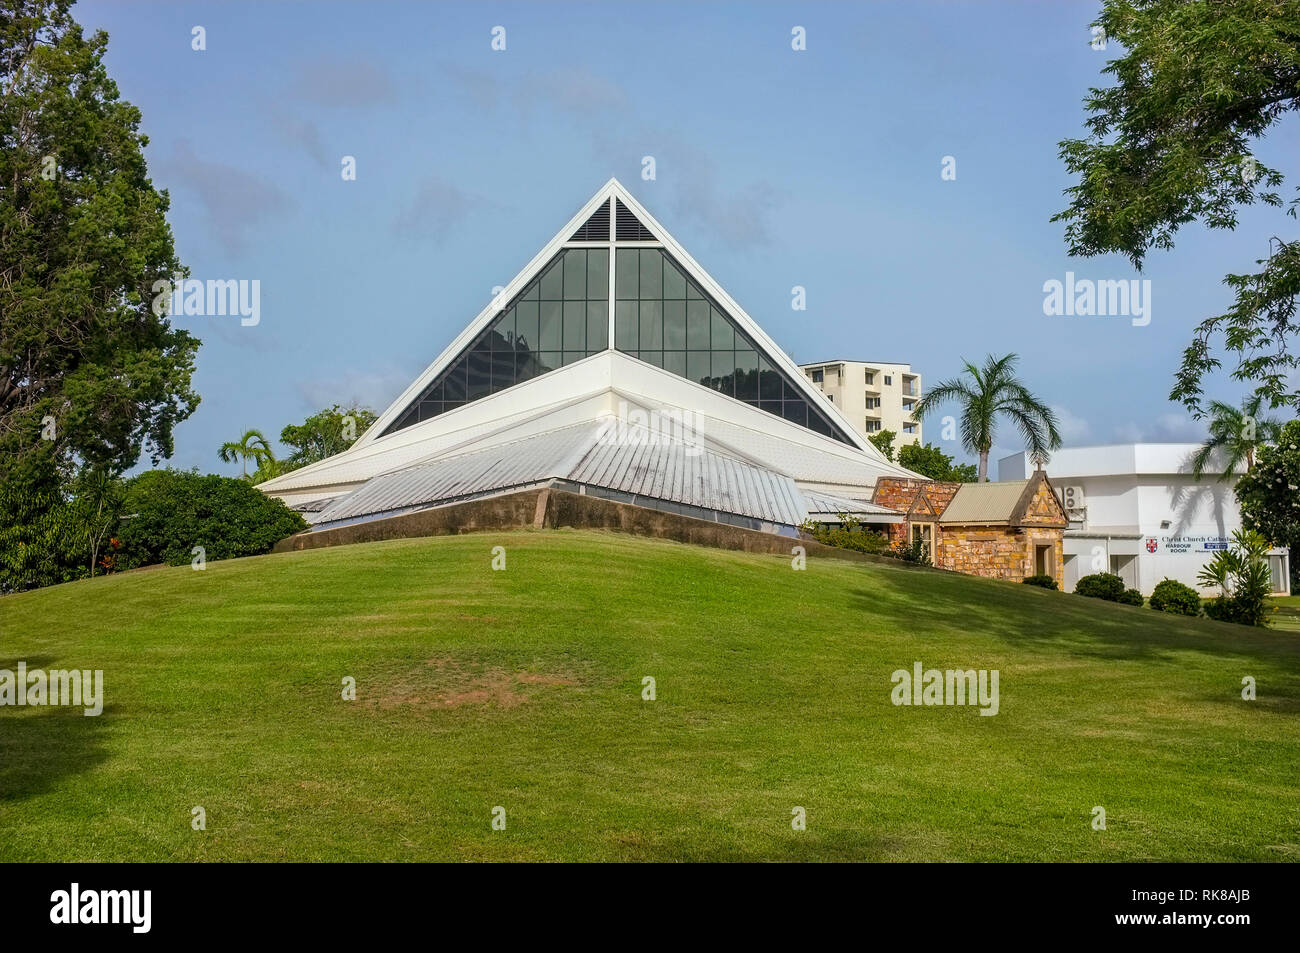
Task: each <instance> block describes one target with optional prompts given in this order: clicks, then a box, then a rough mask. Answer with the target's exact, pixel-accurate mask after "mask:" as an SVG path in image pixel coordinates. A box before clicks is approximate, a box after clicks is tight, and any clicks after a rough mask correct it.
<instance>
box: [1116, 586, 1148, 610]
mask: <svg viewBox="0 0 1300 953" xmlns="http://www.w3.org/2000/svg"><path fill="white" fill-rule="evenodd" d="M1115 601H1116V602H1118V603H1120V604H1121V605H1126V606H1140V605H1142V603H1143V602H1145V601H1146V600H1145V599H1143V598H1142V593H1141V592H1139V591H1138V590H1137V589H1125V590H1124V591H1123V592H1121V593H1120V594H1119V598H1118V599H1116V600H1115Z"/></svg>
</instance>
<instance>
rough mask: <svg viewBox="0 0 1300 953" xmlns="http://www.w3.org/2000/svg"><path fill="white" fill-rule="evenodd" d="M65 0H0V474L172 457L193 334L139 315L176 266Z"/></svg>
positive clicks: (130, 119)
mask: <svg viewBox="0 0 1300 953" xmlns="http://www.w3.org/2000/svg"><path fill="white" fill-rule="evenodd" d="M70 5H71V0H0V471H2V472H0V477H3V478H8V477H9V476H10V475H11V474H16V473H17V472H19V471H20V470H23V469H24V468H26V470H27V472H29V473H31V472H33V471H34V472H36V473H38V474H39V475H40V476H42V477H45V478H50V477H52V475H53V474H55V473H56V472H59V471H63V472H66V471H67V470H68V469H69V468H71V467H73V466H76V465H85V466H88V467H90V468H92V469H103V470H106V471H108V472H110V473H112V472H120V471H121V470H123V469H125V468H127V467H129V466H131V465H133V464H134V463H135V462H136V460H137V459H138V458H139V456H140V455H141V453H142V452H144V451H146V450H147V451H148V452H150V453H151V454H152V456H153V458H154V459H155V461H156V460H158V459H159V458H160V457H164V456H169V455H170V454H171V452H172V432H173V429H174V428H175V426H176V424H177V423H179V422H180V421H182V420H184V419H185V418H186V417H188V416H189V415H190V414H191V413H192V412H193V411H194V408H195V406H196V405H197V404H198V400H199V398H198V395H197V394H195V392H194V391H193V390H192V389H191V386H190V378H191V375H192V373H193V370H194V356H195V352H196V350H197V348H198V344H199V342H198V341H197V340H196V339H194V338H193V337H191V336H190V335H189V334H188V333H186V332H185V331H183V330H178V329H176V328H173V327H171V325H170V323H169V321H168V320H167V319H166V317H165V316H161V315H156V314H154V313H153V310H152V309H151V303H152V299H153V296H154V291H153V285H154V282H155V281H159V280H162V279H168V278H171V277H172V276H173V275H175V274H177V273H182V272H183V269H182V267H181V264H180V262H179V260H178V259H177V257H176V254H175V250H174V248H173V243H172V233H171V229H170V227H169V226H168V224H167V220H166V212H167V209H168V198H167V194H166V192H160V191H158V190H157V189H155V188H154V186H153V183H152V182H151V181H150V179H149V176H148V173H147V170H146V168H145V161H144V151H143V150H144V146H145V145H146V143H147V141H148V140H147V139H146V137H145V136H143V135H141V134H140V132H139V125H140V112H139V110H138V109H136V108H135V107H134V106H132V105H131V104H130V103H127V102H124V101H122V100H121V99H120V97H119V95H118V89H117V85H116V84H115V83H114V82H113V80H112V79H110V78H109V75H108V72H107V71H106V69H105V67H104V62H103V59H104V53H105V50H106V48H107V44H108V37H107V35H106V34H105V33H103V32H102V31H101V32H97V33H95V34H94V35H93V36H91V37H89V38H87V37H85V36H84V35H83V34H82V30H81V27H80V26H79V25H78V24H77V23H76V22H75V21H74V20H73V19H72V17H71V16H70V15H69V13H68V8H69V6H70Z"/></svg>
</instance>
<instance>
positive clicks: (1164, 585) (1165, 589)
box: [1151, 579, 1201, 616]
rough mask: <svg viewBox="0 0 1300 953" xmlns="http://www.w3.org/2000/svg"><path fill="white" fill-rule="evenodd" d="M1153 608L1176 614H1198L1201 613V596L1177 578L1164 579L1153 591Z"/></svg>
mask: <svg viewBox="0 0 1300 953" xmlns="http://www.w3.org/2000/svg"><path fill="white" fill-rule="evenodd" d="M1151 608H1152V609H1155V610H1156V611H1157V612H1171V613H1173V614H1174V615H1190V616H1197V615H1200V614H1201V597H1200V595H1198V594H1197V592H1196V590H1195V589H1193V588H1192V587H1191V586H1185V585H1183V584H1182V583H1181V582H1179V581H1178V580H1177V579H1162V580H1161V581H1160V582H1158V583H1156V587H1155V589H1153V590H1152V591H1151Z"/></svg>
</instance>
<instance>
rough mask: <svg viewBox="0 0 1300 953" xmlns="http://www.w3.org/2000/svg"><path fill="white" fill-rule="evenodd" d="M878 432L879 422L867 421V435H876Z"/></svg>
mask: <svg viewBox="0 0 1300 953" xmlns="http://www.w3.org/2000/svg"><path fill="white" fill-rule="evenodd" d="M878 430H880V421H879V420H868V421H867V433H876V432H877V431H878Z"/></svg>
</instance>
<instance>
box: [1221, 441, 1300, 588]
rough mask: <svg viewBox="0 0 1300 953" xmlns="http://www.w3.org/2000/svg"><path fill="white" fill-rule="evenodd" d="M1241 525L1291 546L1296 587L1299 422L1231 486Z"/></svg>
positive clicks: (1299, 567) (1299, 581)
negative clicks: (1238, 509)
mask: <svg viewBox="0 0 1300 953" xmlns="http://www.w3.org/2000/svg"><path fill="white" fill-rule="evenodd" d="M1233 492H1234V493H1235V494H1236V497H1237V505H1238V506H1240V507H1241V522H1242V525H1244V526H1245V527H1246V528H1247V529H1252V530H1255V531H1257V532H1259V533H1261V534H1262V535H1263V536H1264V537H1265V538H1266V539H1268V540H1269V542H1271V543H1272V544H1273V545H1275V546H1289V547H1291V578H1292V580H1293V582H1294V585H1295V586H1296V587H1300V559H1298V558H1297V557H1298V556H1300V420H1292V421H1290V422H1289V423H1287V424H1286V426H1284V427H1283V428H1282V430H1281V432H1280V433H1279V434H1278V435H1277V439H1276V440H1275V441H1274V442H1273V443H1271V444H1269V445H1267V446H1265V447H1262V448H1261V449H1260V451H1259V457H1258V459H1257V460H1256V462H1255V466H1254V467H1253V468H1252V469H1251V471H1250V472H1249V473H1247V474H1246V475H1245V476H1243V477H1242V478H1241V479H1240V480H1238V481H1237V485H1236V486H1235V487H1233Z"/></svg>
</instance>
